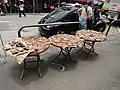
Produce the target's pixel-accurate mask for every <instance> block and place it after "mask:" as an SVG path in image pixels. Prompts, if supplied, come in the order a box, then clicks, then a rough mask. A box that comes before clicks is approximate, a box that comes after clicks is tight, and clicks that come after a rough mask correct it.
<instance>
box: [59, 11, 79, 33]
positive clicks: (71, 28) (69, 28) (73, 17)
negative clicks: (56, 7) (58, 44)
mask: <svg viewBox="0 0 120 90" xmlns="http://www.w3.org/2000/svg"><path fill="white" fill-rule="evenodd" d="M61 21H62V22H77V21H79V20H78V15H77V11H76V10H75V11H72V12H70V13H69V14H67V15H66V16H65V17H64V18H63V19H62V20H61ZM63 28H64V32H65V33H67V34H71V33H72V32H75V31H76V30H77V29H78V28H79V25H78V24H68V25H63Z"/></svg>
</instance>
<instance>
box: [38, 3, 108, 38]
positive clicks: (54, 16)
mask: <svg viewBox="0 0 120 90" xmlns="http://www.w3.org/2000/svg"><path fill="white" fill-rule="evenodd" d="M80 7H82V5H81V4H76V5H74V4H67V5H63V6H62V7H59V8H57V9H55V10H54V11H52V12H51V13H49V14H48V15H47V16H45V17H43V18H42V19H41V20H40V21H39V22H38V24H47V23H57V22H60V23H61V22H62V23H64V22H78V23H74V24H63V25H47V26H41V27H39V31H40V34H41V36H44V37H47V38H48V37H50V36H52V35H55V34H57V33H65V34H75V32H76V31H77V30H79V19H78V14H77V10H78V8H80ZM91 27H92V28H91V29H94V30H96V31H104V30H105V28H106V24H105V22H103V20H100V19H98V20H97V21H96V23H95V24H93V23H92V22H91Z"/></svg>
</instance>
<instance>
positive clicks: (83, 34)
mask: <svg viewBox="0 0 120 90" xmlns="http://www.w3.org/2000/svg"><path fill="white" fill-rule="evenodd" d="M76 36H77V37H79V38H80V39H84V40H88V41H97V42H102V41H105V40H106V36H105V35H104V34H103V33H102V32H98V31H94V30H84V29H83V30H79V31H77V32H76Z"/></svg>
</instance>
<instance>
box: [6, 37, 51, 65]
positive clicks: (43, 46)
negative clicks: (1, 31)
mask: <svg viewBox="0 0 120 90" xmlns="http://www.w3.org/2000/svg"><path fill="white" fill-rule="evenodd" d="M5 48H6V51H7V52H8V54H9V55H11V56H12V57H13V58H15V59H16V61H17V63H19V64H21V63H22V62H23V61H24V59H25V58H26V57H27V56H28V55H29V54H33V55H34V54H39V53H42V52H44V51H45V50H47V49H48V48H49V42H48V40H47V39H46V38H44V37H36V36H27V37H22V38H15V39H13V40H11V41H9V42H8V43H7V45H6V46H5Z"/></svg>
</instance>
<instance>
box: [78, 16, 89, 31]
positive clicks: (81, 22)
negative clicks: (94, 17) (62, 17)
mask: <svg viewBox="0 0 120 90" xmlns="http://www.w3.org/2000/svg"><path fill="white" fill-rule="evenodd" d="M79 22H80V29H86V28H87V21H86V19H84V18H79Z"/></svg>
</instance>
